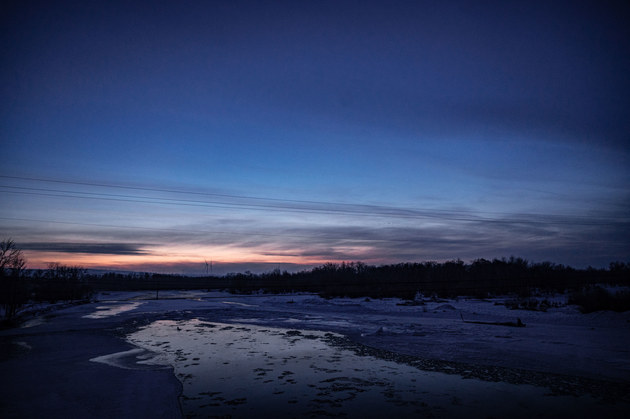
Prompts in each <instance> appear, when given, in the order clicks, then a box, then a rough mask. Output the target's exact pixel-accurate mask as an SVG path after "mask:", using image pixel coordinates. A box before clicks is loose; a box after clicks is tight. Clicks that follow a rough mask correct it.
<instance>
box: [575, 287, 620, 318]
mask: <svg viewBox="0 0 630 419" xmlns="http://www.w3.org/2000/svg"><path fill="white" fill-rule="evenodd" d="M569 304H575V305H578V306H579V307H580V311H581V312H582V313H592V312H594V311H601V310H611V311H618V312H623V311H628V310H630V292H629V291H628V290H624V291H617V292H615V293H612V292H610V291H607V290H605V289H604V288H602V287H600V286H593V287H588V288H583V289H582V290H580V291H576V292H574V293H573V294H571V296H570V297H569Z"/></svg>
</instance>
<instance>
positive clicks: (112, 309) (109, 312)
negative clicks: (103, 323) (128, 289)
mask: <svg viewBox="0 0 630 419" xmlns="http://www.w3.org/2000/svg"><path fill="white" fill-rule="evenodd" d="M142 304H144V303H141V302H133V303H124V304H112V305H106V306H98V307H96V311H95V312H94V313H91V314H87V315H85V316H83V318H85V319H103V318H105V317H111V316H115V315H117V314H120V313H124V312H126V311H131V310H134V309H136V308H137V307H139V306H140V305H142Z"/></svg>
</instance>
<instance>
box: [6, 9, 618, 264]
mask: <svg viewBox="0 0 630 419" xmlns="http://www.w3.org/2000/svg"><path fill="white" fill-rule="evenodd" d="M624 3H625V2H609V1H592V2H584V1H571V2H562V1H553V2H505V1H482V2H468V1H413V2H399V1H383V2H376V1H315V2H295V1H287V2H274V1H269V2H249V1H216V2H213V1H149V2H139V1H137V2H119V1H108V2H101V1H95V2H92V1H80V2H79V1H72V2H67V1H57V2H32V1H14V2H5V3H3V6H1V7H2V8H1V9H0V10H1V14H0V16H1V29H0V31H1V32H0V33H1V38H0V39H1V47H2V59H1V61H0V64H1V65H0V77H1V80H2V87H1V89H2V90H1V92H2V101H1V104H0V109H1V113H0V146H1V149H2V153H1V161H2V164H1V166H0V238H2V239H5V238H9V237H10V238H12V239H13V240H15V242H16V244H17V245H18V247H20V248H21V249H23V251H24V255H25V256H26V258H27V265H28V267H30V268H44V267H46V266H47V264H48V263H50V262H60V263H65V264H71V265H81V266H84V267H87V268H94V269H96V268H101V269H115V270H137V271H151V272H168V273H185V274H203V273H205V272H206V270H207V269H210V270H212V273H215V274H224V273H227V272H242V271H246V270H250V271H252V272H266V271H270V270H272V269H277V268H278V269H287V270H290V271H295V270H300V269H308V268H310V267H312V266H316V265H320V264H322V263H325V262H340V261H363V262H365V263H368V264H375V265H380V264H388V263H399V262H423V261H445V260H452V259H457V258H459V259H462V260H464V261H466V262H468V261H472V260H475V259H477V258H486V259H492V258H500V257H509V256H510V255H515V256H519V257H524V258H526V259H528V260H530V261H535V262H540V261H551V262H554V263H562V264H568V265H571V266H574V267H586V266H594V267H606V266H608V263H609V262H612V261H630V78H629V77H628V74H630V29H629V28H630V12H629V8H628V6H627V4H624ZM206 263H207V264H208V265H206Z"/></svg>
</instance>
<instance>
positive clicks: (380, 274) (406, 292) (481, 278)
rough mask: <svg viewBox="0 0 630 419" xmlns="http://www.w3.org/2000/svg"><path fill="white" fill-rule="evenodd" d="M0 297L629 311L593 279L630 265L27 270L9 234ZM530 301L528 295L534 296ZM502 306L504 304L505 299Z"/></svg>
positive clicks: (626, 278) (627, 272) (624, 296)
mask: <svg viewBox="0 0 630 419" xmlns="http://www.w3.org/2000/svg"><path fill="white" fill-rule="evenodd" d="M0 252H1V253H0V256H1V258H0V268H1V269H0V274H1V275H2V278H1V279H2V281H1V287H2V296H1V300H0V303H1V304H2V308H3V309H4V314H5V318H6V319H11V318H13V317H15V315H16V314H17V311H18V310H19V308H20V307H22V306H23V305H24V304H25V303H26V302H27V301H28V300H29V299H31V300H32V301H46V302H52V303H54V302H58V301H80V300H85V299H88V298H90V296H91V294H92V292H93V291H94V290H111V291H115V290H150V291H154V292H155V293H156V294H155V295H156V298H157V296H158V295H159V290H167V289H172V290H177V289H220V290H227V291H230V292H233V293H253V292H265V293H290V292H314V293H318V294H319V295H321V296H322V297H324V298H331V297H369V298H387V297H397V298H402V299H405V300H409V301H410V302H412V300H414V299H415V298H416V297H417V296H418V295H423V296H427V297H436V298H447V297H455V296H474V297H478V298H486V297H489V296H492V295H500V294H514V295H516V296H517V298H516V299H515V301H517V302H518V303H515V304H516V305H515V306H514V307H512V308H522V307H524V308H528V309H537V310H545V309H547V308H548V307H551V303H548V302H547V303H544V302H543V303H541V302H539V301H537V300H536V301H535V304H533V305H532V304H530V303H523V302H524V301H525V302H527V301H529V300H528V299H527V298H526V297H528V296H531V295H532V292H534V291H557V292H563V291H566V290H569V291H573V294H572V296H571V303H574V304H578V305H580V307H581V308H582V310H583V311H584V312H590V311H594V310H602V309H612V310H617V311H624V310H628V309H629V307H630V295H629V293H627V292H625V293H621V292H618V293H616V294H613V293H610V292H609V291H606V290H604V289H603V288H601V287H599V288H598V287H595V285H597V284H614V285H623V286H630V263H623V262H613V263H611V264H610V266H609V268H608V269H594V268H590V267H589V268H587V269H574V268H571V267H569V266H565V265H559V264H554V263H551V262H542V263H531V262H528V261H527V260H525V259H522V258H515V257H510V258H509V259H505V258H502V259H493V260H487V259H477V260H475V261H473V262H471V263H468V264H466V263H464V262H463V261H461V260H453V261H447V262H443V263H437V262H424V263H399V264H393V265H381V266H370V265H366V264H365V263H362V262H343V263H340V264H338V263H326V264H324V265H321V266H318V267H315V268H313V269H312V270H309V271H301V272H295V273H289V272H287V271H280V270H279V269H276V270H274V271H271V272H268V273H263V274H253V273H251V272H245V273H238V274H228V275H226V276H222V277H219V276H204V277H187V276H181V275H163V274H149V273H129V274H120V273H106V274H99V275H96V274H89V273H88V271H86V270H85V269H83V268H81V267H77V266H65V265H60V264H58V263H53V264H51V265H50V266H49V267H48V269H46V270H35V271H31V272H30V273H29V275H26V274H25V269H24V266H25V261H24V258H23V257H22V253H21V251H20V250H19V249H17V248H16V247H15V243H14V242H13V241H12V240H5V241H3V242H2V243H1V245H0ZM532 301H533V300H532ZM506 305H507V304H506Z"/></svg>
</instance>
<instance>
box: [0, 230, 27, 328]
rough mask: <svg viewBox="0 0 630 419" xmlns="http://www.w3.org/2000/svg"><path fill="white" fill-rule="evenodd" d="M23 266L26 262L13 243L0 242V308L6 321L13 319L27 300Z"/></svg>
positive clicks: (9, 240) (11, 241)
mask: <svg viewBox="0 0 630 419" xmlns="http://www.w3.org/2000/svg"><path fill="white" fill-rule="evenodd" d="M24 266H26V260H25V259H24V256H23V255H22V251H21V250H20V249H18V248H17V247H16V246H15V242H14V241H13V240H11V239H6V240H3V241H2V242H0V307H2V309H3V311H4V318H5V320H7V321H10V320H12V319H13V318H14V317H15V315H16V314H17V312H18V310H19V309H20V307H22V306H23V305H24V304H25V303H26V301H27V299H28V292H27V287H26V283H25V281H24Z"/></svg>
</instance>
